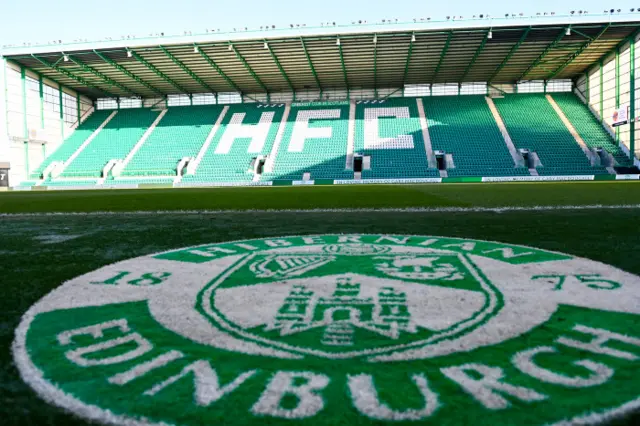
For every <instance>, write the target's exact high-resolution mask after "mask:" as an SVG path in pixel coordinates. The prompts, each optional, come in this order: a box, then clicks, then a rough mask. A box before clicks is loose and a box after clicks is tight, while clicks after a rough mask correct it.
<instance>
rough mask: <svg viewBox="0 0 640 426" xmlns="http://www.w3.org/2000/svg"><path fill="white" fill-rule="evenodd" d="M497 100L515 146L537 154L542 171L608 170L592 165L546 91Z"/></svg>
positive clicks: (548, 173)
mask: <svg viewBox="0 0 640 426" xmlns="http://www.w3.org/2000/svg"><path fill="white" fill-rule="evenodd" d="M494 102H495V104H496V107H497V108H498V110H499V111H500V115H501V116H502V118H503V120H504V122H505V125H506V126H507V130H508V131H509V134H510V135H511V138H512V140H513V143H514V145H515V146H516V148H518V149H526V150H529V151H530V152H535V153H536V154H537V155H538V157H539V159H540V162H541V163H542V165H539V166H538V167H536V170H537V172H538V174H539V175H543V176H553V175H557V176H563V175H594V174H607V173H608V172H607V170H606V169H605V168H604V167H599V166H596V167H592V166H591V163H590V161H589V159H588V158H587V157H586V155H585V154H584V152H583V151H582V149H581V148H580V146H579V145H578V144H577V142H576V140H575V139H574V138H573V136H572V135H571V133H569V130H568V129H567V128H566V126H565V125H564V123H563V122H562V121H561V120H560V117H558V114H557V113H556V112H555V111H554V109H553V107H552V106H551V104H550V103H549V101H548V100H547V99H546V97H545V95H544V94H519V95H505V96H504V98H499V99H495V100H494Z"/></svg>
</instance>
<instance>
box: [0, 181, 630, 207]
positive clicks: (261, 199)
mask: <svg viewBox="0 0 640 426" xmlns="http://www.w3.org/2000/svg"><path fill="white" fill-rule="evenodd" d="M594 204H603V205H619V204H640V183H638V182H631V181H626V182H625V181H620V182H611V181H608V182H550V183H539V182H536V183H532V182H526V183H494V184H489V183H483V184H479V183H476V184H450V185H435V184H431V185H428V184H427V185H330V186H295V187H290V186H289V187H272V188H271V187H257V188H256V187H253V188H252V187H248V188H215V189H214V188H203V189H146V190H144V189H139V190H100V191H47V192H44V191H43V192H39V191H25V192H7V193H4V194H3V193H0V213H45V212H95V211H114V212H123V211H126V212H131V211H155V210H282V209H345V208H371V209H376V208H412V207H425V208H429V207H503V206H556V205H565V206H566V205H594Z"/></svg>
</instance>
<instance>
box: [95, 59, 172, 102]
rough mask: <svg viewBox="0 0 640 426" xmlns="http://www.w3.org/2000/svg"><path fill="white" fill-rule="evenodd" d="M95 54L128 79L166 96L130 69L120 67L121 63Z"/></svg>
mask: <svg viewBox="0 0 640 426" xmlns="http://www.w3.org/2000/svg"><path fill="white" fill-rule="evenodd" d="M93 53H95V54H96V55H98V57H99V58H100V59H102V60H103V61H105V62H106V63H108V64H109V65H111V66H112V67H114V68H115V69H117V70H118V71H120V72H121V73H123V74H124V75H126V76H127V77H129V78H131V79H133V80H135V81H137V82H138V83H140V84H142V85H143V86H144V87H146V88H147V89H149V90H151V91H152V92H155V93H156V94H158V95H162V96H164V93H162V92H161V91H160V90H158V89H156V88H155V87H153V86H152V85H150V84H149V83H147V82H146V81H144V80H142V79H141V78H140V77H138V76H137V75H135V74H133V73H131V71H129V70H128V69H126V68H125V67H123V66H122V65H120V64H119V63H117V62H116V61H113V60H111V59H109V58H107V57H106V56H104V55H103V54H102V53H100V52H98V51H96V50H94V51H93Z"/></svg>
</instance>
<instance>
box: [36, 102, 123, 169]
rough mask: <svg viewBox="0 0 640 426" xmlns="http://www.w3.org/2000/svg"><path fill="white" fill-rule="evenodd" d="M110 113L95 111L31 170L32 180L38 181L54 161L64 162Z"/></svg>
mask: <svg viewBox="0 0 640 426" xmlns="http://www.w3.org/2000/svg"><path fill="white" fill-rule="evenodd" d="M111 113H112V111H104V110H101V111H95V112H93V113H92V114H91V115H90V116H88V117H87V119H86V120H85V121H84V122H83V123H82V124H80V125H79V126H78V128H77V129H76V130H75V131H74V132H73V133H72V134H71V136H69V137H68V138H67V139H65V140H64V142H62V143H61V144H60V146H59V147H58V149H56V150H55V151H54V152H53V153H52V154H51V155H49V156H48V157H47V158H45V160H44V161H43V162H42V164H40V166H38V168H37V169H35V170H33V171H32V172H31V174H30V177H31V178H32V179H40V178H41V176H42V173H43V172H44V170H45V169H46V168H47V167H48V166H49V164H51V163H53V162H54V161H62V162H65V161H67V160H68V159H69V157H71V156H72V155H73V153H74V152H76V150H77V149H78V148H80V146H81V145H82V144H83V143H84V142H85V141H86V140H87V139H88V138H89V136H91V135H92V134H93V132H95V131H96V130H97V129H98V127H100V125H101V124H102V123H103V122H104V121H105V120H106V119H107V117H108V116H109V115H110V114H111Z"/></svg>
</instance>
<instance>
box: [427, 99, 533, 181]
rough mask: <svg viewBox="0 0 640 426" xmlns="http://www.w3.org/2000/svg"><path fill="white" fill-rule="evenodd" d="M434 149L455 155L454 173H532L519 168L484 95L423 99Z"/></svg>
mask: <svg viewBox="0 0 640 426" xmlns="http://www.w3.org/2000/svg"><path fill="white" fill-rule="evenodd" d="M423 102H424V108H425V112H426V116H427V120H428V122H429V134H430V135H431V143H432V145H433V149H434V150H437V151H444V152H446V153H447V154H452V155H453V162H454V164H455V167H454V168H451V169H448V170H447V172H448V175H449V176H451V177H454V176H529V170H528V169H527V168H525V167H516V165H515V164H514V161H513V158H512V157H511V154H510V153H509V150H508V149H507V147H506V145H505V141H504V139H503V137H502V134H501V133H500V130H499V129H498V125H497V124H496V122H495V120H494V119H493V116H492V115H491V111H490V110H489V106H488V105H487V102H486V100H485V97H484V96H438V97H431V98H424V99H423Z"/></svg>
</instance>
